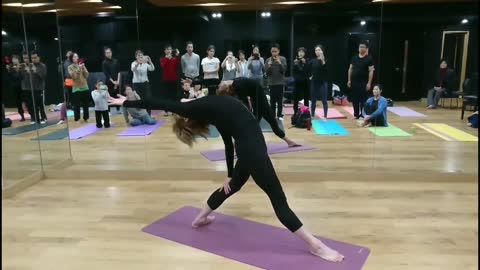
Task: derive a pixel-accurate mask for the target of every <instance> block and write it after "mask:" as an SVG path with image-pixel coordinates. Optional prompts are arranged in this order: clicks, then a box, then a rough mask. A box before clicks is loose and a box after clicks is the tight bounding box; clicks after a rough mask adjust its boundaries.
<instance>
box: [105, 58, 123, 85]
mask: <svg viewBox="0 0 480 270" xmlns="http://www.w3.org/2000/svg"><path fill="white" fill-rule="evenodd" d="M102 70H103V73H104V74H105V80H106V82H105V83H107V82H110V79H112V80H114V81H116V80H117V79H118V73H119V72H120V67H119V64H118V60H117V59H115V58H112V59H108V58H105V60H103V63H102Z"/></svg>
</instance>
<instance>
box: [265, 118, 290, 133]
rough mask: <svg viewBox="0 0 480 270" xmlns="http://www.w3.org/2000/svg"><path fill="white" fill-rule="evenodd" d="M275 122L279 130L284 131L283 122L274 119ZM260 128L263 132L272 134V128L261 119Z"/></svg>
mask: <svg viewBox="0 0 480 270" xmlns="http://www.w3.org/2000/svg"><path fill="white" fill-rule="evenodd" d="M275 120H277V123H278V126H279V127H280V129H281V130H283V131H285V129H284V128H283V122H282V121H280V120H278V119H275ZM260 128H262V131H263V132H273V130H272V127H271V126H270V124H269V123H268V122H267V120H265V118H262V120H260Z"/></svg>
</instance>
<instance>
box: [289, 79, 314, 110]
mask: <svg viewBox="0 0 480 270" xmlns="http://www.w3.org/2000/svg"><path fill="white" fill-rule="evenodd" d="M309 97H310V91H309V87H308V81H306V80H304V81H295V93H294V94H293V112H294V113H297V111H298V102H299V101H300V100H301V99H302V98H303V105H305V106H307V107H308V99H309Z"/></svg>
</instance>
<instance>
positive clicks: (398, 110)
mask: <svg viewBox="0 0 480 270" xmlns="http://www.w3.org/2000/svg"><path fill="white" fill-rule="evenodd" d="M387 110H388V111H389V112H392V113H394V114H396V115H398V116H400V117H427V116H426V115H425V114H423V113H419V112H416V111H414V110H412V109H409V108H407V107H388V108H387Z"/></svg>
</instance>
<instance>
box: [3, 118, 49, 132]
mask: <svg viewBox="0 0 480 270" xmlns="http://www.w3.org/2000/svg"><path fill="white" fill-rule="evenodd" d="M56 123H57V121H56V120H51V121H47V123H45V124H26V125H23V126H20V127H13V128H4V129H2V135H18V134H22V133H26V132H30V131H34V130H37V129H41V128H46V127H48V126H52V125H55V124H56Z"/></svg>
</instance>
